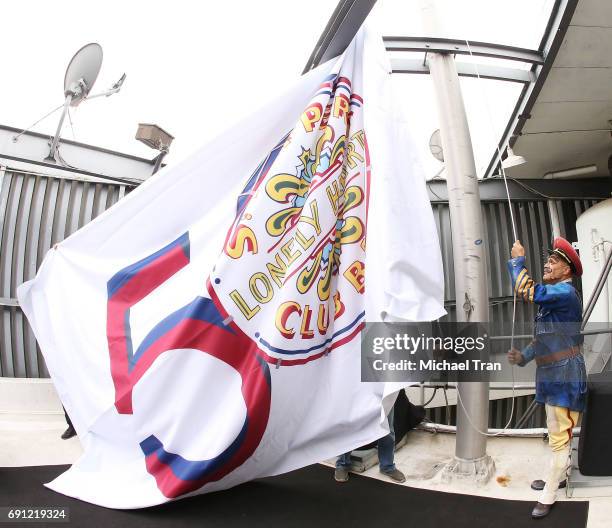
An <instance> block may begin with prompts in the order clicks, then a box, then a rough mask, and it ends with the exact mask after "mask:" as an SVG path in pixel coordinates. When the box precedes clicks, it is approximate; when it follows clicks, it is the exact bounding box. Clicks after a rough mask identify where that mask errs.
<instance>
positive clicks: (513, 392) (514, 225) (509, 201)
mask: <svg viewBox="0 0 612 528" xmlns="http://www.w3.org/2000/svg"><path fill="white" fill-rule="evenodd" d="M465 44H466V46H467V49H468V52H469V54H470V57H471V58H472V59H473V58H474V55H473V54H472V48H471V47H470V43H469V41H468V40H466V41H465ZM474 67H475V69H476V77H477V78H478V85H479V86H480V89H481V91H482V94H483V98H484V106H485V108H486V110H487V114H488V117H489V125H490V127H491V132H493V116H492V113H491V108H490V107H489V104H488V100H487V96H486V92H485V91H484V90H483V84H482V82H481V81H482V79H481V78H480V72H479V71H478V64H477V63H476V62H474ZM496 149H497V156H498V159H499V160H500V168H501V173H502V177H503V178H504V185H505V187H506V197H507V199H508V208H509V209H510V221H511V223H512V234H513V236H514V240H518V235H517V232H516V222H515V220H514V212H513V211H512V201H511V200H510V190H509V189H508V180H507V179H506V171H505V170H504V167H503V165H502V164H501V157H502V153H501V149H500V147H499V144H498V145H497V146H496ZM513 290H514V291H513V303H512V333H511V335H510V349H513V348H514V328H515V323H516V288H513ZM457 401H458V402H459V405H461V408H462V409H463V412H464V414H465V417H466V418H467V419H468V422H469V423H470V425H471V426H472V427H473V428H474V430H475V431H476V432H478V433H480V434H481V435H484V436H500V435H502V434H504V433H505V432H506V431H507V430H508V428H509V427H510V424H511V423H512V419H513V418H514V408H515V403H516V389H515V379H514V365H512V407H511V410H510V418H509V420H508V423H507V424H506V425H505V427H504V428H503V429H502V430H501V431H499V432H497V433H489V432H485V431H481V430H480V429H479V428H478V427H477V426H476V425H475V424H474V422H473V421H472V418H471V417H470V414H469V413H468V412H467V409H466V408H465V405H464V404H463V401H462V400H461V393H460V391H459V387H457Z"/></svg>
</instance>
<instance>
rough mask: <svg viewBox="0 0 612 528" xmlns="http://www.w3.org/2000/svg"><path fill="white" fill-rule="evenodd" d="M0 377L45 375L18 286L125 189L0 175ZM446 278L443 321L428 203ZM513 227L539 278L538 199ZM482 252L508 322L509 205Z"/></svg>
mask: <svg viewBox="0 0 612 528" xmlns="http://www.w3.org/2000/svg"><path fill="white" fill-rule="evenodd" d="M0 179H1V181H0V376H3V377H29V378H38V377H47V376H48V373H47V370H46V368H45V365H44V361H43V359H42V356H41V355H40V351H39V349H38V347H37V344H36V340H35V339H34V336H33V334H32V332H31V330H30V328H29V325H28V323H27V321H26V319H25V317H24V316H23V314H22V312H21V310H20V308H19V306H18V304H17V300H16V289H17V286H18V285H19V284H21V283H22V282H24V281H26V280H29V279H31V278H33V277H34V275H35V273H36V270H37V269H38V267H39V266H40V264H41V262H42V259H43V258H44V256H45V253H46V252H47V250H48V249H49V248H51V247H52V246H53V244H55V243H57V242H60V241H61V240H63V239H64V238H66V237H67V236H68V235H70V234H71V233H73V232H74V231H76V230H77V229H78V228H80V227H82V226H83V225H85V224H86V223H87V222H89V221H91V220H92V219H93V218H95V217H96V216H98V215H99V214H100V213H101V212H102V211H104V210H106V209H108V208H109V207H110V206H111V205H113V204H114V203H115V202H117V200H119V199H120V198H122V197H123V196H124V194H125V193H126V192H129V190H130V187H126V186H125V185H119V184H115V183H106V182H105V183H91V182H87V181H83V180H79V179H76V178H75V179H67V178H57V177H48V176H42V175H39V174H31V173H26V172H19V171H15V170H6V172H4V173H2V172H0ZM594 203H596V202H595V201H588V200H566V201H562V202H559V211H560V219H561V222H562V225H561V228H562V230H565V233H566V234H567V236H568V238H570V239H575V236H576V233H575V222H576V218H577V217H578V216H579V215H580V213H582V212H583V211H584V210H585V209H587V208H588V207H590V206H591V205H593V204H594ZM432 207H433V211H434V216H435V219H436V224H437V228H438V232H439V235H440V245H441V248H442V255H443V260H444V270H445V275H446V277H447V283H446V285H445V301H446V305H447V309H448V311H449V318H451V319H454V317H455V302H454V298H455V284H454V275H453V253H452V241H451V230H450V217H449V210H448V204H446V203H433V204H432ZM512 207H513V214H514V217H515V219H516V222H517V230H518V233H519V237H520V238H521V240H522V242H523V244H524V245H525V248H526V250H527V255H528V259H527V264H528V266H529V269H530V270H531V272H532V273H533V275H534V276H535V278H536V279H538V280H539V279H541V268H542V266H541V262H542V249H543V248H545V247H548V246H549V245H550V240H551V236H550V231H551V226H550V220H549V216H548V211H547V205H546V202H545V201H544V200H542V199H539V200H531V201H520V202H513V204H512ZM483 217H484V223H485V227H486V233H485V235H486V237H485V238H486V239H485V244H486V246H485V247H486V254H487V259H488V262H487V266H488V268H487V269H488V270H489V275H488V281H489V285H488V287H489V296H490V299H491V310H490V319H491V320H492V321H504V322H506V323H507V326H508V327H507V328H505V329H504V331H505V333H508V334H509V333H510V325H511V320H512V290H511V285H510V280H509V277H508V274H507V271H506V267H505V262H506V260H507V258H508V255H509V254H510V248H511V246H512V243H513V239H512V238H513V237H512V226H511V224H510V214H509V205H508V203H507V202H503V201H495V202H484V203H483ZM533 315H534V314H533V307H532V306H530V305H526V304H523V303H518V304H517V321H519V322H520V321H532V320H533Z"/></svg>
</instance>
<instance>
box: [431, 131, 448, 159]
mask: <svg viewBox="0 0 612 528" xmlns="http://www.w3.org/2000/svg"><path fill="white" fill-rule="evenodd" d="M429 152H431V155H432V156H433V157H434V158H436V159H437V160H438V161H441V162H442V163H444V150H443V148H442V138H441V137H440V129H438V130H435V131H434V133H433V134H432V135H431V137H430V138H429Z"/></svg>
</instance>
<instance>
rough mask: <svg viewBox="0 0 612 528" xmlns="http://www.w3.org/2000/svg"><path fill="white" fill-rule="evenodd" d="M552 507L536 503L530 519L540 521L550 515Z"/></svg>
mask: <svg viewBox="0 0 612 528" xmlns="http://www.w3.org/2000/svg"><path fill="white" fill-rule="evenodd" d="M552 507H553V505H552V504H542V503H540V502H536V505H535V506H534V508H533V511H532V512H531V517H532V518H534V519H542V518H543V517H546V516H547V515H548V514H549V513H550V510H551V508H552Z"/></svg>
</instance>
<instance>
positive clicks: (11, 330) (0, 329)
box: [0, 169, 130, 378]
mask: <svg viewBox="0 0 612 528" xmlns="http://www.w3.org/2000/svg"><path fill="white" fill-rule="evenodd" d="M129 190H130V187H126V186H125V185H117V184H114V183H106V182H105V183H93V182H89V181H83V180H79V179H68V178H58V177H48V176H42V175H39V174H33V173H28V172H20V171H16V170H11V169H6V170H5V171H0V376H2V377H20V378H21V377H27V378H41V377H48V372H47V369H46V367H45V364H44V361H43V358H42V356H41V355H40V350H39V349H38V346H37V344H36V340H35V339H34V335H33V334H32V331H31V330H30V327H29V325H28V323H27V321H26V319H25V317H24V315H23V313H22V311H21V310H20V308H19V306H18V303H17V294H16V290H17V286H19V285H20V284H21V283H22V282H25V281H27V280H29V279H31V278H33V277H34V275H35V274H36V270H37V269H38V267H39V266H40V264H41V262H42V260H43V258H44V256H45V253H46V252H47V250H48V249H49V248H51V247H52V246H53V245H54V244H56V243H57V242H61V241H62V240H64V238H66V237H67V236H69V235H70V234H72V233H73V232H74V231H76V230H77V229H79V228H80V227H82V226H83V225H85V224H86V223H88V222H90V221H91V220H92V219H94V218H95V217H96V216H98V215H99V214H100V213H102V212H103V211H105V210H106V209H108V208H109V207H110V206H111V205H113V204H114V203H115V202H117V201H118V200H119V199H121V198H122V197H123V196H124V195H125V193H126V192H128V191H129Z"/></svg>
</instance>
